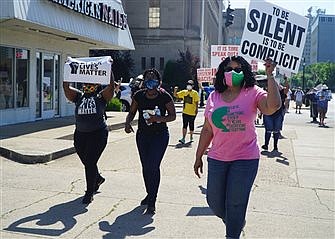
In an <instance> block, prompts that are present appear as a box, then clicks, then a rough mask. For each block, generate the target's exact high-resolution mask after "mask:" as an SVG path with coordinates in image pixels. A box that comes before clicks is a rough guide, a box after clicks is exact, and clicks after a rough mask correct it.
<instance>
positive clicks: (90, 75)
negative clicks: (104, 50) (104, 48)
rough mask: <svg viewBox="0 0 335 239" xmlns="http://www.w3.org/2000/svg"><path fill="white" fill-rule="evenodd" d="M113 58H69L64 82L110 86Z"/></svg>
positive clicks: (66, 63)
mask: <svg viewBox="0 0 335 239" xmlns="http://www.w3.org/2000/svg"><path fill="white" fill-rule="evenodd" d="M112 62H113V60H112V58H111V57H110V56H102V57H82V58H72V57H68V59H67V61H66V62H65V64H64V81H68V82H82V83H94V84H105V85H107V84H109V83H110V77H111V72H112V67H111V66H112Z"/></svg>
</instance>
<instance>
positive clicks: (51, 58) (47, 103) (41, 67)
mask: <svg viewBox="0 0 335 239" xmlns="http://www.w3.org/2000/svg"><path fill="white" fill-rule="evenodd" d="M59 64H60V56H59V55H57V54H55V53H46V52H36V119H48V118H53V117H55V116H58V115H59V85H60V84H59V80H60V79H59V78H60V77H59V76H60V65H59Z"/></svg>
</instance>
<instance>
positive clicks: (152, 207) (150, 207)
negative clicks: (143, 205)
mask: <svg viewBox="0 0 335 239" xmlns="http://www.w3.org/2000/svg"><path fill="white" fill-rule="evenodd" d="M155 213H156V206H155V203H150V205H148V207H147V211H146V212H145V214H152V215H154V214H155Z"/></svg>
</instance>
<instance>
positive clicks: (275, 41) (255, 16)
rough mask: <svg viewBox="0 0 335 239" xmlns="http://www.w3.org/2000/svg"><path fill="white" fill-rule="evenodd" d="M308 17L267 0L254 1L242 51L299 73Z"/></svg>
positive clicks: (240, 49) (246, 54)
mask: <svg viewBox="0 0 335 239" xmlns="http://www.w3.org/2000/svg"><path fill="white" fill-rule="evenodd" d="M307 27H308V19H307V18H306V17H303V16H300V15H298V14H296V13H294V12H292V11H290V10H287V9H284V8H282V7H279V6H277V5H274V4H271V3H268V2H264V1H257V2H256V1H253V0H251V1H250V5H249V11H248V13H247V21H246V25H245V28H244V32H243V36H242V40H241V45H240V48H239V55H241V56H244V57H246V58H249V59H250V58H251V59H258V60H262V61H265V60H266V59H267V58H271V59H272V60H274V61H275V62H276V63H277V67H278V68H279V69H283V70H285V71H288V72H292V73H297V72H298V70H299V65H300V61H301V58H302V52H303V49H304V45H305V40H306V34H307Z"/></svg>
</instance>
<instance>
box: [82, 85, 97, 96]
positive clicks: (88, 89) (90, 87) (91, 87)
mask: <svg viewBox="0 0 335 239" xmlns="http://www.w3.org/2000/svg"><path fill="white" fill-rule="evenodd" d="M96 90H97V86H96V85H84V86H83V91H84V93H86V94H90V93H93V92H95V91H96Z"/></svg>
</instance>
